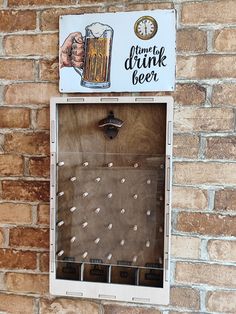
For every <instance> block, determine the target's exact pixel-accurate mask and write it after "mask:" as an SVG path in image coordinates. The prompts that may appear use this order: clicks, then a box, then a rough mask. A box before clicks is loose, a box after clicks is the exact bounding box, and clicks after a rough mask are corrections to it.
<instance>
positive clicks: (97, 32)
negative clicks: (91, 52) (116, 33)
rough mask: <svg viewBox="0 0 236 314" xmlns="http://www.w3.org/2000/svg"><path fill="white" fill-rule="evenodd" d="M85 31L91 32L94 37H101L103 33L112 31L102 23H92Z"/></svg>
mask: <svg viewBox="0 0 236 314" xmlns="http://www.w3.org/2000/svg"><path fill="white" fill-rule="evenodd" d="M87 29H88V30H90V31H91V33H92V34H93V36H94V37H97V38H98V37H101V36H102V35H103V33H104V32H105V31H112V28H111V27H110V26H109V25H106V24H102V23H98V22H96V23H93V24H91V25H88V26H87Z"/></svg>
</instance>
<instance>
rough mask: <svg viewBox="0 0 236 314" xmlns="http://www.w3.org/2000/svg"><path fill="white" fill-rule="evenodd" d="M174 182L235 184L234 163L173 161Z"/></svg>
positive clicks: (235, 170)
mask: <svg viewBox="0 0 236 314" xmlns="http://www.w3.org/2000/svg"><path fill="white" fill-rule="evenodd" d="M174 183H175V184H209V185H212V184H220V185H222V184H229V185H230V184H236V164H235V163H220V162H175V164H174Z"/></svg>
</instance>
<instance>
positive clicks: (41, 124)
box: [36, 108, 50, 130]
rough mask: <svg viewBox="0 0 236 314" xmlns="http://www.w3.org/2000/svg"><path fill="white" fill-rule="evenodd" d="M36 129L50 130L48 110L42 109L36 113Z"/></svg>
mask: <svg viewBox="0 0 236 314" xmlns="http://www.w3.org/2000/svg"><path fill="white" fill-rule="evenodd" d="M36 119H37V128H38V129H45V130H49V129H50V114H49V108H42V109H39V110H38V111H37V117H36Z"/></svg>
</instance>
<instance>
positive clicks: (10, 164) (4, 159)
mask: <svg viewBox="0 0 236 314" xmlns="http://www.w3.org/2000/svg"><path fill="white" fill-rule="evenodd" d="M0 175H2V176H21V175H23V159H22V157H20V156H17V155H10V154H5V155H0Z"/></svg>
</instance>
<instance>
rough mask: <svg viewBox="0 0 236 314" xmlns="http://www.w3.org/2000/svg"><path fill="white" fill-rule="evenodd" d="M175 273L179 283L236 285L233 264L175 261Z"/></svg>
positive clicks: (235, 270) (235, 273)
mask: <svg viewBox="0 0 236 314" xmlns="http://www.w3.org/2000/svg"><path fill="white" fill-rule="evenodd" d="M175 273H176V281H177V282H181V283H188V284H200V285H204V284H205V285H209V286H219V287H228V288H235V287H236V267H234V266H226V265H218V264H205V263H183V262H177V263H176V272H175Z"/></svg>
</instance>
